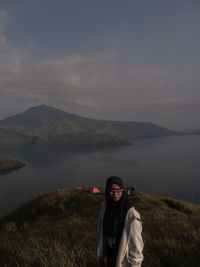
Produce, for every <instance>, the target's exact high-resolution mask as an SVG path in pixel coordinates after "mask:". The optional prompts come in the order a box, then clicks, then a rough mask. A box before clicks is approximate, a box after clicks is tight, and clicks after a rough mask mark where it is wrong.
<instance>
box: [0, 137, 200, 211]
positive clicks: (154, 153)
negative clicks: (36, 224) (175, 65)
mask: <svg viewBox="0 0 200 267" xmlns="http://www.w3.org/2000/svg"><path fill="white" fill-rule="evenodd" d="M0 151H1V155H6V156H10V157H14V158H16V159H19V160H22V161H24V162H26V163H27V166H26V167H24V168H22V169H19V170H16V171H13V172H10V173H8V174H5V175H0V216H3V215H5V214H7V213H8V212H10V211H12V210H14V209H16V208H17V207H19V206H20V205H22V204H24V203H25V202H26V201H29V200H31V199H33V198H34V197H36V196H38V195H41V194H44V193H46V192H50V191H54V190H56V189H59V188H65V187H73V186H89V187H91V186H104V183H105V180H106V178H107V177H108V176H111V175H118V176H120V177H122V178H123V180H124V182H125V184H126V185H128V184H132V185H133V186H134V187H135V188H136V190H137V191H143V192H149V193H156V194H161V195H167V196H172V197H176V198H180V199H185V200H189V201H194V202H197V203H200V193H199V187H200V179H199V178H200V168H199V166H200V136H194V135H188V136H175V137H162V138H145V139H138V140H135V141H134V142H133V144H132V145H130V146H123V147H115V148H106V149H99V150H92V149H91V148H90V149H89V148H88V149H87V150H85V149H83V148H82V149H76V150H69V149H67V148H66V149H64V148H62V149H61V148H58V147H57V148H55V147H51V148H50V147H21V148H19V147H18V148H16V147H5V146H4V147H0Z"/></svg>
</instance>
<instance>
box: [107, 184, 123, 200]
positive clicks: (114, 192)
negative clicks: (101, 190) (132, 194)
mask: <svg viewBox="0 0 200 267" xmlns="http://www.w3.org/2000/svg"><path fill="white" fill-rule="evenodd" d="M122 192H123V189H121V188H120V187H119V185H117V184H112V185H111V188H110V190H109V195H110V197H111V199H112V200H114V201H119V200H120V198H121V197H122Z"/></svg>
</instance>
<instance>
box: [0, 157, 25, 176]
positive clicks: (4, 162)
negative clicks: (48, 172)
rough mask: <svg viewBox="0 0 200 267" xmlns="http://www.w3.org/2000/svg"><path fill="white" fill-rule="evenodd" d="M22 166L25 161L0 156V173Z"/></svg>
mask: <svg viewBox="0 0 200 267" xmlns="http://www.w3.org/2000/svg"><path fill="white" fill-rule="evenodd" d="M24 166H25V163H23V162H21V161H18V160H14V159H10V158H7V157H0V173H4V172H8V171H11V170H14V169H18V168H21V167H24Z"/></svg>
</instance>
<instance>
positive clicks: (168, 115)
mask: <svg viewBox="0 0 200 267" xmlns="http://www.w3.org/2000/svg"><path fill="white" fill-rule="evenodd" d="M199 29H200V2H199V0H187V1H186V0H152V1H149V0H124V1H122V0H0V119H2V118H5V117H7V116H11V115H14V114H16V113H20V112H23V111H24V110H26V109H27V108H29V107H31V106H36V105H40V104H47V105H50V106H54V107H57V108H60V109H62V110H65V111H68V112H72V113H75V114H78V115H82V116H87V117H93V118H99V119H108V120H129V121H151V122H153V123H156V124H160V125H162V126H165V127H168V128H170V129H176V130H177V129H178V130H182V129H200V120H199V114H200V33H199Z"/></svg>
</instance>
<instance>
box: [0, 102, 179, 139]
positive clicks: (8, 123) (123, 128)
mask: <svg viewBox="0 0 200 267" xmlns="http://www.w3.org/2000/svg"><path fill="white" fill-rule="evenodd" d="M0 128H2V129H5V130H11V131H15V132H19V133H21V134H24V135H28V136H31V137H38V138H41V140H40V141H39V140H38V142H42V140H43V141H44V139H45V138H46V141H44V142H47V140H49V141H50V139H51V140H54V141H55V139H57V138H59V137H62V139H63V136H66V135H68V137H69V135H74V134H76V135H77V137H78V135H81V134H84V138H86V137H85V135H86V134H88V138H91V136H92V135H96V137H97V135H102V134H104V135H105V134H107V135H110V138H111V137H113V138H114V137H115V139H116V138H120V140H119V141H122V139H124V141H125V140H126V142H127V140H130V139H132V138H141V137H161V136H166V135H175V134H176V133H175V132H172V131H170V130H167V129H165V128H163V127H161V126H157V125H155V124H152V123H148V122H129V121H106V120H97V119H91V118H85V117H81V116H77V115H74V114H71V113H68V112H64V111H62V110H59V109H57V108H54V107H50V106H47V105H41V106H36V107H32V108H29V109H28V110H26V111H25V112H23V113H21V114H18V115H15V116H11V117H9V118H6V119H3V120H0ZM50 136H51V137H50ZM104 137H105V136H104ZM104 137H103V136H101V137H100V136H99V138H101V139H102V140H103V139H104ZM107 137H108V136H107ZM66 139H67V137H66V138H65V140H66ZM86 143H87V142H86ZM117 143H118V141H117Z"/></svg>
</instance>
